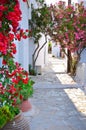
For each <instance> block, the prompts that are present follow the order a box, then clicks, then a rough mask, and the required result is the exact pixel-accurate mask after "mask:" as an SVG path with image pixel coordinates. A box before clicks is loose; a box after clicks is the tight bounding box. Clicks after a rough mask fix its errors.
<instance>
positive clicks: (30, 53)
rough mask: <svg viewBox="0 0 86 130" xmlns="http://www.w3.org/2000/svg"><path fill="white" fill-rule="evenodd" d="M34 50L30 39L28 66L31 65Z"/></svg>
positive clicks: (32, 41) (32, 40)
mask: <svg viewBox="0 0 86 130" xmlns="http://www.w3.org/2000/svg"><path fill="white" fill-rule="evenodd" d="M34 50H35V44H34V39H33V38H30V39H29V64H31V65H32V55H33V53H34Z"/></svg>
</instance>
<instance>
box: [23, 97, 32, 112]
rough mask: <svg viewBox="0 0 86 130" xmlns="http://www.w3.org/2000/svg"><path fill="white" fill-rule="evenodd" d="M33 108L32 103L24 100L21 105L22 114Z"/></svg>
mask: <svg viewBox="0 0 86 130" xmlns="http://www.w3.org/2000/svg"><path fill="white" fill-rule="evenodd" d="M31 108H32V105H31V103H30V101H29V100H28V99H27V100H24V101H23V102H22V104H21V110H22V112H27V111H29V110H31Z"/></svg>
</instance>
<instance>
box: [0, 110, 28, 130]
mask: <svg viewBox="0 0 86 130" xmlns="http://www.w3.org/2000/svg"><path fill="white" fill-rule="evenodd" d="M1 130H30V128H29V122H28V121H27V120H26V119H25V117H24V116H23V114H22V112H20V113H19V114H18V115H17V116H15V118H14V120H12V121H10V122H8V123H7V124H6V125H5V126H4V127H3V128H2V129H1Z"/></svg>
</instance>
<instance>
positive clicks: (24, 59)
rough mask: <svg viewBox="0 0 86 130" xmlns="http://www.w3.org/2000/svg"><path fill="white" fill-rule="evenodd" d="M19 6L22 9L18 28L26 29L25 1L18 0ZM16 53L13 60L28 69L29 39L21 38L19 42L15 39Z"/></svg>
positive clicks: (27, 15) (27, 16)
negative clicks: (19, 0)
mask: <svg viewBox="0 0 86 130" xmlns="http://www.w3.org/2000/svg"><path fill="white" fill-rule="evenodd" d="M20 7H21V11H22V20H21V21H20V28H23V29H28V28H29V26H28V18H29V9H28V6H27V3H26V2H25V3H24V2H22V1H21V2H20ZM16 45H17V54H16V55H15V60H16V61H18V62H19V63H20V64H21V65H22V67H23V68H24V69H25V70H27V71H28V65H29V39H28V38H27V39H22V40H21V41H20V42H19V41H16Z"/></svg>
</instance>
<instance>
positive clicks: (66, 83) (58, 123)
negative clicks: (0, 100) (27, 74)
mask: <svg viewBox="0 0 86 130" xmlns="http://www.w3.org/2000/svg"><path fill="white" fill-rule="evenodd" d="M64 63H65V60H62V59H56V58H52V57H50V58H49V64H48V66H46V67H45V68H44V69H43V72H42V75H38V76H35V77H32V79H33V80H34V81H35V84H34V94H33V97H32V98H31V99H30V101H31V103H32V105H33V108H34V110H32V113H29V114H28V113H26V116H27V118H28V115H30V117H31V118H30V130H86V95H85V94H84V92H83V91H82V90H81V89H80V88H79V87H78V85H77V84H76V83H75V82H74V81H73V79H72V78H71V77H70V76H69V75H68V74H66V72H65V66H64Z"/></svg>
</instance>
